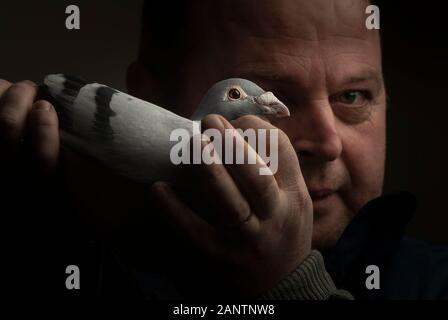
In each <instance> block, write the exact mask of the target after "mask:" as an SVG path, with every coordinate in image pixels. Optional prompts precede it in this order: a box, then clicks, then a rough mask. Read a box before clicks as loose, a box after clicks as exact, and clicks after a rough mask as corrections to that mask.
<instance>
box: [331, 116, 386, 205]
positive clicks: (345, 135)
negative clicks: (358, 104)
mask: <svg viewBox="0 0 448 320" xmlns="http://www.w3.org/2000/svg"><path fill="white" fill-rule="evenodd" d="M340 132H341V133H342V137H341V138H342V143H343V154H342V160H343V162H344V164H345V166H346V169H347V171H348V173H349V176H350V184H349V186H348V190H346V191H347V192H346V198H347V199H346V204H347V205H348V206H349V208H350V209H351V210H352V211H353V212H357V211H358V210H359V209H360V208H361V207H362V206H363V205H364V204H365V203H366V202H367V201H369V200H371V199H373V198H375V197H377V196H379V195H380V194H381V191H382V186H383V177H384V163H385V154H386V139H385V132H386V126H385V116H384V112H382V111H381V112H378V113H376V114H374V115H372V118H371V120H370V121H368V122H365V123H363V124H359V125H357V126H347V127H345V128H343V129H342V130H341V131H340Z"/></svg>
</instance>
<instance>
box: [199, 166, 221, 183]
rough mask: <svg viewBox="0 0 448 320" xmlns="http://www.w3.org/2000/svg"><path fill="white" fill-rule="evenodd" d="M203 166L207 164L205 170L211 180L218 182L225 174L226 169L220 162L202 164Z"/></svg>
mask: <svg viewBox="0 0 448 320" xmlns="http://www.w3.org/2000/svg"><path fill="white" fill-rule="evenodd" d="M202 165H203V166H205V172H206V173H207V178H208V179H209V180H211V182H212V183H213V182H218V181H220V180H221V179H222V178H223V176H224V174H225V169H224V167H223V166H222V165H220V164H211V165H208V164H202Z"/></svg>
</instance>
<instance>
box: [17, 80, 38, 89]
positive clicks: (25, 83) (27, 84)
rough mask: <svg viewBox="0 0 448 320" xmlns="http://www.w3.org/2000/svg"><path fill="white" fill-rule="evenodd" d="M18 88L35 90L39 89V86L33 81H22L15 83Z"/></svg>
mask: <svg viewBox="0 0 448 320" xmlns="http://www.w3.org/2000/svg"><path fill="white" fill-rule="evenodd" d="M15 85H16V86H20V87H25V88H30V87H31V88H33V87H37V84H36V83H35V82H33V81H31V80H22V81H19V82H17V83H15Z"/></svg>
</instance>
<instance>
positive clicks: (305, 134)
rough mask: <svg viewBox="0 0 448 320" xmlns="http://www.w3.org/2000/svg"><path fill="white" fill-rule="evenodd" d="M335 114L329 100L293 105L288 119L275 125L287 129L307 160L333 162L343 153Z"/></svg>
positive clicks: (293, 142)
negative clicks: (294, 106) (305, 104)
mask: <svg viewBox="0 0 448 320" xmlns="http://www.w3.org/2000/svg"><path fill="white" fill-rule="evenodd" d="M336 121H337V119H336V118H335V115H334V113H333V110H332V108H331V105H330V104H329V102H328V101H327V100H318V101H313V102H311V103H309V104H308V105H307V106H301V107H298V108H293V111H292V112H291V116H290V117H289V118H284V119H279V120H278V121H277V122H276V123H274V125H276V126H278V127H279V128H280V129H282V130H283V131H285V133H286V134H287V135H288V137H289V139H290V140H291V143H292V145H293V147H294V149H295V150H296V152H297V153H298V154H299V157H300V159H301V160H304V161H312V160H314V161H325V162H327V161H333V160H335V159H337V158H339V156H340V155H341V152H342V141H341V138H340V135H339V133H338V131H337V128H336Z"/></svg>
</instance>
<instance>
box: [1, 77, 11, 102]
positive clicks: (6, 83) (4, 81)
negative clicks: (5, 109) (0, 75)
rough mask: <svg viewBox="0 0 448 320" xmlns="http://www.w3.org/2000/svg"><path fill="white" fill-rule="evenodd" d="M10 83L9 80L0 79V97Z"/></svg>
mask: <svg viewBox="0 0 448 320" xmlns="http://www.w3.org/2000/svg"><path fill="white" fill-rule="evenodd" d="M11 85H12V83H11V82H9V81H6V80H4V79H0V99H1V97H2V95H3V93H4V92H5V91H6V90H7V89H8V88H9V87H10V86H11Z"/></svg>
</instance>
